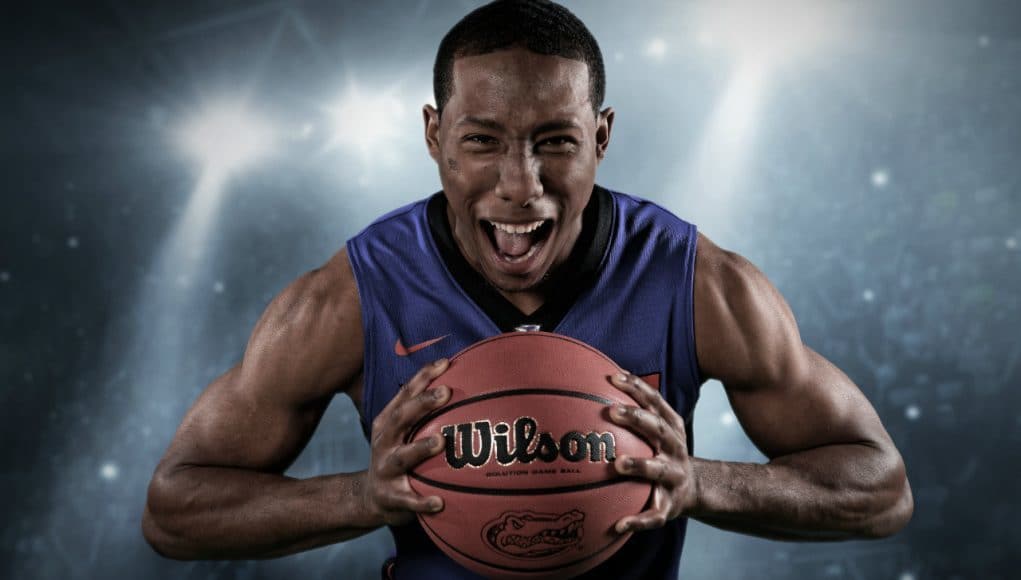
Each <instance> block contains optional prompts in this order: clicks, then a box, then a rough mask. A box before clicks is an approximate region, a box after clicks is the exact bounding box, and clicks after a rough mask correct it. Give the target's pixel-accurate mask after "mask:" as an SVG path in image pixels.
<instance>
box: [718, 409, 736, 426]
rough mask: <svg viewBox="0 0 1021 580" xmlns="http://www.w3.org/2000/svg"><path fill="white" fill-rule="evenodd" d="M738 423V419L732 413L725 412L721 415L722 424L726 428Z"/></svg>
mask: <svg viewBox="0 0 1021 580" xmlns="http://www.w3.org/2000/svg"><path fill="white" fill-rule="evenodd" d="M735 423H737V417H735V416H734V413H733V412H732V411H724V412H723V413H720V424H721V425H723V426H724V427H731V426H733V425H734V424H735Z"/></svg>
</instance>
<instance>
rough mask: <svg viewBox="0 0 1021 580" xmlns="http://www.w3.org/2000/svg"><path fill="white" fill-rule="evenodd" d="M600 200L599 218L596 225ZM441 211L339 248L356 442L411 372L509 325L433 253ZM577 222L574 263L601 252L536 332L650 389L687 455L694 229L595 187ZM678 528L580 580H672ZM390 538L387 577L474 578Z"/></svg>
mask: <svg viewBox="0 0 1021 580" xmlns="http://www.w3.org/2000/svg"><path fill="white" fill-rule="evenodd" d="M600 200H601V203H602V205H601V208H602V209H598V214H599V215H595V213H597V209H596V208H599V207H600V206H599V203H600ZM445 202H446V200H445V198H444V197H443V194H442V192H440V193H437V194H434V195H433V196H431V197H430V198H426V199H423V200H420V201H417V202H415V203H411V204H409V205H406V206H404V207H402V208H399V209H397V210H394V211H392V212H390V213H388V214H386V215H384V216H382V217H380V218H379V219H377V220H376V221H374V222H373V223H372V224H370V225H369V226H368V227H366V228H365V229H364V230H362V231H361V232H360V233H359V234H358V235H356V236H355V237H353V238H351V239H350V240H348V242H347V251H348V256H349V259H350V262H351V266H352V268H353V270H354V275H355V278H356V281H357V285H358V294H359V299H360V300H361V309H362V324H363V330H364V336H365V359H364V387H363V400H362V405H363V407H362V409H361V412H362V419H363V428H364V429H365V432H366V434H368V432H369V425H371V423H372V420H373V419H374V418H375V417H376V415H378V414H379V412H380V411H381V410H382V409H383V407H385V406H386V404H387V403H388V402H389V401H390V399H391V398H392V397H393V396H394V395H395V394H396V393H397V391H398V389H399V388H400V386H401V385H402V384H403V383H405V382H407V381H408V380H409V379H410V378H411V377H412V376H413V375H414V374H415V373H416V372H417V371H418V370H419V369H420V368H421V367H422V366H424V365H426V364H428V363H430V362H432V361H435V360H436V359H438V358H441V357H451V356H453V355H454V354H456V353H458V352H459V351H461V350H462V349H464V348H466V347H467V346H469V345H471V344H473V343H475V342H478V341H480V340H482V339H484V338H488V337H491V336H494V335H496V334H500V333H502V332H505V331H508V330H513V327H510V328H508V326H509V325H511V323H512V321H513V316H512V315H508V308H511V309H513V307H508V306H507V305H509V301H507V302H505V304H504V305H503V310H502V311H499V312H498V310H499V309H498V308H496V307H494V303H493V302H492V301H491V300H490V301H488V302H487V301H486V300H483V299H482V298H480V296H481V294H480V292H481V291H480V290H479V289H478V288H474V287H473V286H472V280H470V279H469V278H471V276H475V277H476V278H478V279H481V277H480V276H478V274H477V273H475V272H470V273H466V272H465V271H464V269H465V265H466V262H463V258H461V257H460V256H455V257H451V255H450V251H451V250H450V249H449V247H448V248H447V249H446V251H444V244H443V243H442V240H441V239H438V237H437V236H438V234H437V233H436V232H437V228H436V220H437V219H439V220H441V221H443V222H445V217H440V218H437V217H436V216H445V213H440V212H439V211H438V209H437V208H441V209H442V208H445ZM430 206H432V217H433V221H432V227H431V225H430ZM585 211H586V221H585V222H584V223H585V225H584V226H583V233H582V236H581V237H580V238H579V244H588V245H589V248H584V247H579V248H576V250H578V251H577V252H576V253H577V254H578V255H581V254H583V253H584V251H585V250H586V249H590V248H591V247H602V248H605V249H603V250H602V251H601V252H597V253H596V254H595V255H594V258H595V259H594V260H593V261H592V262H591V265H592V268H591V270H592V275H591V276H587V277H581V278H580V279H582V280H583V283H582V285H581V286H580V287H579V288H577V289H576V291H573V292H569V293H568V294H567V295H568V296H569V297H570V298H571V299H570V300H569V302H568V303H562V304H560V306H561V308H560V310H559V311H558V312H557V313H556V316H554V317H553V318H552V319H548V320H551V321H550V322H548V323H549V324H551V325H553V327H546V326H541V324H540V326H541V330H544V331H548V332H555V333H559V334H564V335H567V336H571V337H573V338H576V339H578V340H581V341H583V342H585V343H588V344H590V345H592V346H593V347H595V348H597V349H599V350H600V351H602V352H603V353H605V354H606V355H607V356H609V357H610V358H611V359H613V360H614V361H615V362H616V363H617V364H618V365H620V366H621V368H624V369H627V370H628V371H630V372H632V373H634V374H637V375H640V376H643V377H645V378H646V381H647V382H649V383H650V384H652V385H655V386H658V387H659V390H660V393H661V394H662V395H663V397H664V398H665V399H666V401H667V402H669V403H670V404H671V405H672V406H673V408H674V409H675V410H676V411H677V413H678V414H679V415H680V416H681V417H683V418H684V419H685V422H686V424H687V426H688V444H689V450H690V451H691V452H693V447H692V437H691V434H692V429H691V419H692V415H693V411H694V407H695V402H696V400H697V399H698V393H699V386H700V385H701V384H702V378H701V377H700V376H699V372H698V365H697V362H696V358H695V343H694V323H693V309H694V302H693V281H694V272H695V245H696V228H695V226H694V225H692V224H690V223H688V222H686V221H684V220H682V219H680V218H678V217H676V216H674V215H673V214H672V213H670V212H669V211H668V210H666V209H664V208H662V207H660V206H659V205H656V204H655V203H653V202H651V201H648V200H644V199H641V198H638V197H635V196H631V195H627V194H624V193H619V192H614V191H610V190H606V189H603V188H601V187H598V186H597V187H596V188H595V190H594V192H593V195H592V201H590V203H589V207H587V208H586V210H585ZM444 212H445V210H444ZM590 217H591V218H592V220H595V221H591V220H590V219H589V218H590ZM595 223H598V224H599V227H593V224H595ZM445 225H446V224H445ZM447 227H449V226H448V225H447ZM593 230H599V231H602V232H604V233H605V239H604V240H602V243H599V244H598V245H596V242H597V241H594V240H593ZM448 233H449V230H448ZM586 233H587V234H588V235H587V237H586ZM448 245H449V244H448ZM573 256H574V254H572V257H573ZM458 260H461V263H460V264H457V262H458ZM575 278H577V277H575ZM476 281H477V280H476ZM494 292H495V291H494ZM547 302H550V299H549V298H548V299H547ZM544 306H545V305H544ZM513 310H514V311H515V312H517V314H518V315H519V318H520V322H521V323H523V324H528V323H532V322H535V317H534V316H533V317H529V316H525V315H524V314H523V313H521V312H520V311H517V310H516V309H513ZM686 524H687V520H686V518H678V519H676V520H673V521H671V522H668V523H667V525H666V526H665V527H663V528H660V529H657V530H650V531H646V532H639V533H636V534H634V535H633V536H632V538H631V539H630V540H629V541H628V542H627V543H626V544H625V545H624V547H622V548H621V549H620V550H619V551H618V552H617V553H616V554H615V555H614V556H612V557H611V558H609V559H608V560H607V561H606V562H604V563H603V564H601V565H599V566H598V567H596V568H595V569H594V570H592V571H590V572H589V573H587V574H585V575H583V576H582V578H586V577H592V578H634V579H650V578H670V579H673V578H676V577H677V573H678V567H679V561H680V556H681V550H682V546H683V542H684V532H685V528H686ZM391 532H392V533H393V536H394V541H395V544H396V548H397V561H396V569H395V572H396V576H397V578H444V579H448V578H454V579H459V578H465V579H467V578H477V576H476V575H474V574H473V573H471V572H469V571H468V570H466V569H464V568H462V567H461V566H460V565H458V564H457V563H455V562H454V561H453V560H450V559H449V558H448V557H447V556H446V555H444V554H443V553H442V552H441V551H440V550H439V549H438V548H436V547H435V546H434V545H433V543H432V541H431V540H429V538H428V536H426V535H425V532H424V531H423V530H422V528H421V526H420V525H419V524H418V522H417V521H415V522H413V523H412V524H409V525H406V526H400V527H393V528H391Z"/></svg>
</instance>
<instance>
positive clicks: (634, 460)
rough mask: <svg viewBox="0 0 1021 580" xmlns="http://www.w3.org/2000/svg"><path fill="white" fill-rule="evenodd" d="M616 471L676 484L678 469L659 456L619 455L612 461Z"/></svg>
mask: <svg viewBox="0 0 1021 580" xmlns="http://www.w3.org/2000/svg"><path fill="white" fill-rule="evenodd" d="M613 466H614V468H615V469H616V470H617V473H620V474H621V475H627V476H630V477H640V478H642V479H647V480H649V481H651V482H653V483H656V484H665V485H676V484H677V483H678V475H679V471H678V470H677V469H674V468H673V467H671V464H670V462H669V461H666V460H664V459H662V458H661V457H648V458H646V457H631V456H630V455H621V456H620V457H618V458H617V459H615V460H614V462H613Z"/></svg>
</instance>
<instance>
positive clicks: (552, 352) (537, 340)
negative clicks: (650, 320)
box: [408, 331, 653, 578]
mask: <svg viewBox="0 0 1021 580" xmlns="http://www.w3.org/2000/svg"><path fill="white" fill-rule="evenodd" d="M619 372H621V369H620V367H618V366H617V365H616V364H615V363H614V362H613V361H612V360H610V358H609V357H607V356H606V355H604V354H603V353H601V352H599V351H598V350H596V349H595V348H593V347H591V346H589V345H587V344H585V343H583V342H581V341H578V340H575V339H573V338H570V337H567V336H562V335H558V334H553V333H548V332H539V331H534V332H512V333H507V334H501V335H498V336H495V337H492V338H488V339H486V340H483V341H481V342H478V343H475V344H474V345H472V346H469V347H468V348H466V349H464V350H463V351H461V352H459V353H458V354H456V355H455V356H453V357H451V359H450V364H449V366H448V368H447V370H446V371H445V372H444V373H443V374H442V375H440V376H439V377H437V378H436V379H434V380H433V382H432V384H433V385H440V384H443V385H447V386H448V387H450V390H451V397H450V400H449V401H448V402H447V404H446V405H445V406H443V407H441V408H439V409H436V410H435V411H433V412H431V413H430V414H429V415H427V416H426V417H424V418H423V419H422V420H421V421H420V422H419V423H418V424H417V425H416V426H415V427H414V428H413V429H412V430H411V432H410V433H409V436H408V440H409V441H411V440H415V439H419V438H423V437H428V436H430V435H433V434H435V433H440V434H442V436H443V438H444V450H443V451H442V452H440V453H439V454H437V455H435V456H433V457H431V458H429V459H428V460H426V461H425V462H423V463H421V464H419V465H418V466H417V467H416V468H415V469H414V470H413V471H412V472H410V473H409V482H410V484H411V487H412V489H414V490H415V491H416V492H418V493H419V494H422V495H437V496H440V497H442V498H443V500H444V509H443V511H441V512H439V513H436V514H419V515H418V519H419V522H420V523H421V524H422V527H423V528H424V529H425V531H426V533H427V534H428V535H429V537H430V538H432V540H433V542H435V543H436V545H437V546H438V547H439V548H440V549H441V550H443V551H444V552H445V553H446V554H447V555H448V556H450V557H451V558H453V559H454V560H455V561H457V562H459V563H460V564H461V565H463V566H464V567H466V568H468V569H470V570H472V571H474V572H476V573H478V574H481V575H483V576H487V577H491V578H566V577H569V576H573V575H577V574H581V573H582V572H585V571H586V570H589V569H591V568H593V567H595V566H596V565H598V564H600V563H601V562H603V561H604V560H606V559H607V558H609V557H610V556H611V555H613V553H614V552H616V551H617V550H618V549H619V548H620V547H621V546H622V545H623V544H624V543H625V542H626V541H627V539H628V538H629V537H630V534H618V533H617V532H616V531H615V530H614V529H613V525H614V524H615V523H616V522H617V520H619V519H620V518H622V517H624V516H627V515H634V514H636V513H638V512H640V511H641V510H642V509H643V508H644V507H645V504H646V502H647V501H648V499H649V495H650V493H651V491H652V486H651V484H650V482H648V481H644V480H637V479H629V478H625V477H621V476H620V475H619V474H617V472H616V471H615V470H614V468H613V461H614V458H615V457H617V456H620V455H630V456H632V457H651V456H652V454H653V450H652V448H651V447H650V446H649V444H648V443H647V442H645V441H644V440H643V439H641V438H640V437H638V436H637V435H635V434H634V433H632V432H631V431H628V430H627V429H625V428H623V427H620V426H618V425H616V424H615V423H613V422H612V421H611V420H610V418H609V409H610V405H612V404H614V403H623V404H627V405H634V404H635V402H634V401H633V400H632V399H631V398H630V397H628V396H627V395H626V394H625V393H623V392H621V391H619V390H618V389H617V388H615V387H614V386H613V385H612V384H610V382H609V381H608V380H607V378H608V376H610V375H611V374H616V373H619Z"/></svg>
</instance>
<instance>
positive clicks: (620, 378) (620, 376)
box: [614, 373, 627, 383]
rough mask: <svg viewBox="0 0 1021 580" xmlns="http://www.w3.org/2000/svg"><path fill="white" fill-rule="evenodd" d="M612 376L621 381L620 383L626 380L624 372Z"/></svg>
mask: <svg viewBox="0 0 1021 580" xmlns="http://www.w3.org/2000/svg"><path fill="white" fill-rule="evenodd" d="M614 378H615V379H617V380H618V381H620V382H622V383H626V382H627V375H625V374H624V373H620V374H618V375H617V376H616V377H614Z"/></svg>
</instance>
